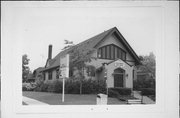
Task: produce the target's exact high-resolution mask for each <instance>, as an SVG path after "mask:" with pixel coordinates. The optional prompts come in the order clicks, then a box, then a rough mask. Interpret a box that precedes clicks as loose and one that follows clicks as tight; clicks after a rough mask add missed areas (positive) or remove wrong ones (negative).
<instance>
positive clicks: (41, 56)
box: [12, 4, 161, 71]
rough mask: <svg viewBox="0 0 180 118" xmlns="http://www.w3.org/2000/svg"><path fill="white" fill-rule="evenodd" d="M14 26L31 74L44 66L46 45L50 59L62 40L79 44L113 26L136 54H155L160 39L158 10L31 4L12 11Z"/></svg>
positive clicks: (159, 12)
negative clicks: (50, 48)
mask: <svg viewBox="0 0 180 118" xmlns="http://www.w3.org/2000/svg"><path fill="white" fill-rule="evenodd" d="M13 12H14V13H12V14H13V15H12V18H13V19H14V20H13V22H14V27H15V28H16V29H17V30H16V32H17V35H19V36H18V37H19V38H20V40H21V41H22V42H21V43H22V55H23V54H27V55H28V58H29V59H30V62H29V67H30V69H31V70H32V71H33V70H34V69H36V68H38V67H44V66H45V63H46V60H47V57H48V45H49V44H52V45H53V48H52V57H55V56H56V55H57V54H58V53H59V52H60V51H61V49H62V48H63V47H64V46H65V45H64V40H65V39H66V40H70V41H73V42H74V44H78V43H80V42H82V41H84V40H86V39H89V38H91V37H93V36H95V35H97V34H99V33H101V32H103V31H105V30H108V29H110V28H112V27H117V28H118V30H119V31H120V32H121V34H122V35H123V36H124V38H125V39H126V40H127V42H128V43H129V44H130V45H131V47H132V48H133V49H134V51H135V52H136V53H137V55H148V54H149V53H150V52H153V53H154V54H155V52H156V48H155V42H156V40H158V39H159V38H160V36H161V32H160V30H161V11H160V9H159V8H158V7H71V8H70V7H62V6H58V5H56V7H53V6H47V5H43V4H40V5H37V4H35V5H30V6H29V7H24V6H22V7H20V8H19V9H18V10H16V11H13Z"/></svg>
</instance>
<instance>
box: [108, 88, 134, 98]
mask: <svg viewBox="0 0 180 118" xmlns="http://www.w3.org/2000/svg"><path fill="white" fill-rule="evenodd" d="M122 91H123V92H122ZM127 91H128V92H127ZM126 92H127V93H126ZM120 93H121V94H120ZM122 93H123V94H122ZM108 97H113V98H117V99H119V100H121V101H126V100H128V99H136V98H134V97H133V96H132V95H131V90H130V89H129V88H127V89H126V88H124V89H123V88H117V89H116V88H109V89H108Z"/></svg>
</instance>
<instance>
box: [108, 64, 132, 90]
mask: <svg viewBox="0 0 180 118" xmlns="http://www.w3.org/2000/svg"><path fill="white" fill-rule="evenodd" d="M122 62H123V61H122ZM114 63H115V62H113V63H111V64H109V65H107V66H106V68H107V78H108V87H114V76H113V75H112V73H114V70H115V69H117V68H119V67H116V66H115V64H114ZM123 64H124V67H123V68H122V69H124V70H125V80H124V81H125V86H124V87H127V88H133V67H131V66H129V65H128V64H126V63H123Z"/></svg>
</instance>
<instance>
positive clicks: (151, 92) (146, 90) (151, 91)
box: [140, 88, 155, 96]
mask: <svg viewBox="0 0 180 118" xmlns="http://www.w3.org/2000/svg"><path fill="white" fill-rule="evenodd" d="M140 91H141V95H147V96H148V95H155V89H153V88H141V89H140Z"/></svg>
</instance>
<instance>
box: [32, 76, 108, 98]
mask: <svg viewBox="0 0 180 118" xmlns="http://www.w3.org/2000/svg"><path fill="white" fill-rule="evenodd" d="M80 84H81V82H80V81H77V80H72V79H67V80H66V81H65V93H67V94H79V93H80ZM35 91H42V92H54V93H62V81H60V80H55V81H53V82H48V83H42V84H41V85H40V86H38V87H37V88H36V89H35ZM105 92H106V83H105V81H103V80H91V79H88V80H83V81H82V94H97V93H105Z"/></svg>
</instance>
